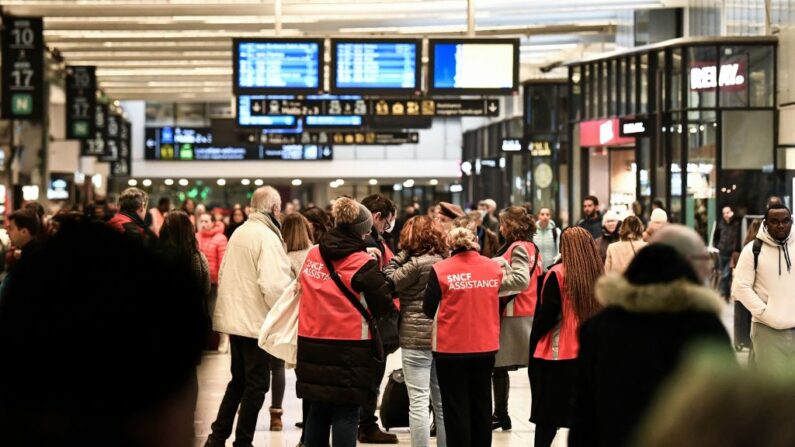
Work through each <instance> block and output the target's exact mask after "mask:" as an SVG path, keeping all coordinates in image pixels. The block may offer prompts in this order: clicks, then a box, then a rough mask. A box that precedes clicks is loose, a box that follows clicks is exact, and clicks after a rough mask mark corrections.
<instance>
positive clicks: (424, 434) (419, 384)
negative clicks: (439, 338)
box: [402, 349, 447, 447]
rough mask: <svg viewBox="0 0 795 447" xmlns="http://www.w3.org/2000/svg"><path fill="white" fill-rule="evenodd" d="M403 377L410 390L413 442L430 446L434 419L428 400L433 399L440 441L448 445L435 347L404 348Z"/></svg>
mask: <svg viewBox="0 0 795 447" xmlns="http://www.w3.org/2000/svg"><path fill="white" fill-rule="evenodd" d="M402 352H403V377H404V378H405V379H406V388H408V391H409V426H410V429H411V446H412V447H428V446H430V442H431V441H430V436H431V422H430V420H429V416H430V415H429V414H428V403H429V402H432V403H433V411H434V413H435V414H436V445H437V446H438V447H446V446H447V436H446V434H445V431H444V412H443V409H442V394H441V392H440V391H439V382H438V380H437V379H436V361H435V360H434V359H433V354H432V353H431V350H430V349H428V350H420V349H403V350H402Z"/></svg>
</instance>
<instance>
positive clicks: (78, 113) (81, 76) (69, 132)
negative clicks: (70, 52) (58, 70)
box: [66, 66, 97, 140]
mask: <svg viewBox="0 0 795 447" xmlns="http://www.w3.org/2000/svg"><path fill="white" fill-rule="evenodd" d="M96 106H97V77H96V73H95V67H87V66H79V67H75V66H73V67H66V138H67V139H70V140H87V139H89V138H91V137H92V136H93V135H94V132H95V129H96V126H95V125H94V113H95V108H96Z"/></svg>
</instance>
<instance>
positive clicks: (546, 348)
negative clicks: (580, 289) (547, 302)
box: [533, 264, 580, 360]
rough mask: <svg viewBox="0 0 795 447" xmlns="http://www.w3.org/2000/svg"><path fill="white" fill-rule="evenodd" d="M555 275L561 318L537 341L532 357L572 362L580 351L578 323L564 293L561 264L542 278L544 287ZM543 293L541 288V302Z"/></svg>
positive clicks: (564, 271) (568, 297)
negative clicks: (558, 290)
mask: <svg viewBox="0 0 795 447" xmlns="http://www.w3.org/2000/svg"><path fill="white" fill-rule="evenodd" d="M552 275H555V278H556V279H557V281H558V285H559V287H560V311H561V318H560V322H559V323H558V326H557V327H556V328H555V329H553V330H551V331H549V332H547V333H546V334H544V336H543V337H541V340H539V341H538V345H537V346H536V350H535V352H534V353H533V357H535V358H537V359H544V360H573V359H576V358H577V354H578V352H579V351H580V342H579V340H578V339H577V333H578V332H579V330H580V321H579V319H578V318H577V314H576V313H575V311H574V306H573V304H572V302H571V297H570V296H569V294H568V293H566V268H565V267H564V266H563V264H555V265H553V266H552V268H550V269H549V271H548V272H547V276H546V278H544V286H546V283H547V280H548V279H549V278H550V277H551V276H552ZM543 297H544V291H543V288H542V291H541V299H542V300H543Z"/></svg>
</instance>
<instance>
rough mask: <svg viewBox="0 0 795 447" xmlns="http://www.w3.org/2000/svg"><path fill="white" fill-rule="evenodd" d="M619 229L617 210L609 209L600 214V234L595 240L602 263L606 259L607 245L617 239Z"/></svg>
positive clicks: (619, 220) (619, 217)
mask: <svg viewBox="0 0 795 447" xmlns="http://www.w3.org/2000/svg"><path fill="white" fill-rule="evenodd" d="M620 230H621V216H619V215H618V213H617V212H615V211H613V210H610V211H608V212H606V213H605V214H604V215H603V216H602V235H601V236H600V237H599V238H598V239H597V240H596V244H597V245H598V246H599V256H600V257H601V258H602V264H604V262H605V259H607V246H608V245H610V244H612V243H613V242H618V241H619V239H620V238H619V231H620Z"/></svg>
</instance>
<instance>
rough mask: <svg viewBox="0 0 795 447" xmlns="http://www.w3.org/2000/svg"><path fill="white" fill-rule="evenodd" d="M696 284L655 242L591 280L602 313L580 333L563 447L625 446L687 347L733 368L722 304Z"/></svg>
mask: <svg viewBox="0 0 795 447" xmlns="http://www.w3.org/2000/svg"><path fill="white" fill-rule="evenodd" d="M691 231H692V230H691ZM700 284H702V282H701V277H700V276H699V275H698V274H697V273H696V271H695V270H694V269H693V266H692V265H691V263H690V262H688V260H687V259H685V258H684V257H683V256H682V255H680V254H679V253H678V252H677V250H676V248H674V247H673V246H671V245H666V244H661V243H652V244H651V245H648V246H647V247H645V248H643V249H641V250H640V251H638V254H637V255H636V256H635V258H634V259H633V260H632V262H631V263H630V265H629V267H628V268H627V270H626V271H625V272H624V275H623V276H619V275H618V274H616V273H612V274H609V275H607V276H605V277H602V278H601V279H600V280H599V281H598V282H597V284H596V298H597V299H598V300H599V302H600V303H601V304H602V305H603V306H604V310H602V312H600V313H599V314H597V315H595V316H594V317H592V318H590V319H589V320H587V321H585V322H584V323H583V324H582V326H581V329H580V338H579V342H580V352H579V358H578V363H577V381H576V385H575V391H574V396H575V400H574V420H573V423H572V426H571V431H570V433H569V445H570V446H573V447H579V446H597V447H601V446H605V447H606V446H610V447H614V446H616V447H621V446H625V445H628V444H629V443H630V442H631V437H632V435H633V434H634V432H635V431H636V429H637V428H638V425H639V424H640V423H641V422H642V420H643V417H644V415H645V414H646V412H647V410H648V409H649V406H650V404H651V403H652V401H653V399H654V398H655V397H656V395H657V394H658V392H659V391H660V386H661V385H662V384H663V383H664V382H666V381H667V380H668V379H669V378H670V377H671V376H672V374H673V373H674V372H675V371H676V370H677V369H678V366H679V364H680V362H681V361H682V358H683V357H684V355H683V354H684V353H686V352H687V351H688V350H689V349H691V348H693V347H696V346H698V345H700V344H702V343H711V344H713V345H714V348H715V349H716V350H717V352H719V353H720V355H724V356H725V357H726V358H727V359H728V360H729V361H730V362H736V360H734V353H733V350H732V346H731V341H730V339H729V335H728V334H727V333H726V329H725V327H724V326H723V323H722V322H721V319H720V315H721V312H722V310H723V307H724V305H725V304H724V303H723V301H722V300H721V299H720V297H718V295H717V294H716V293H715V292H714V291H712V290H711V289H709V288H707V287H704V286H702V285H700Z"/></svg>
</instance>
